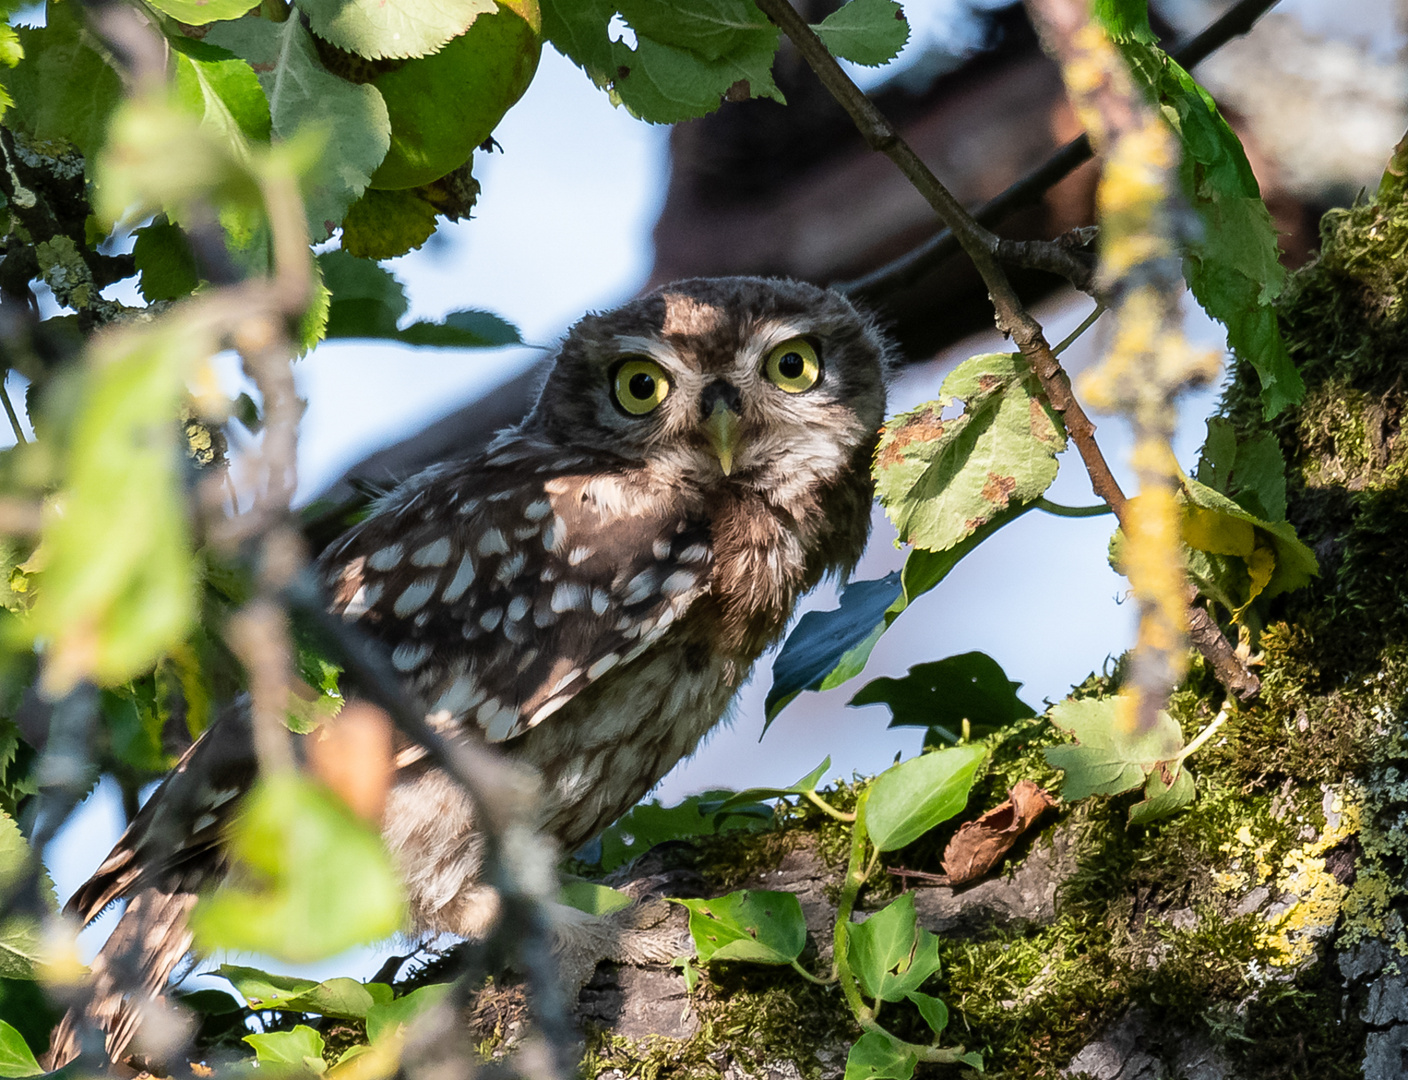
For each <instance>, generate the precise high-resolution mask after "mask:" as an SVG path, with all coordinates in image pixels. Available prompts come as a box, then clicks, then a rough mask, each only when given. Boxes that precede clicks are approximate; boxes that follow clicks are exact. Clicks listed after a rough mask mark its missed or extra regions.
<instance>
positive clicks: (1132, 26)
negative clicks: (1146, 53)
mask: <svg viewBox="0 0 1408 1080" xmlns="http://www.w3.org/2000/svg"><path fill="white" fill-rule="evenodd" d="M1091 14H1092V15H1094V17H1095V21H1096V22H1097V23H1099V24H1100V25H1101V26H1102V27H1104V30H1105V33H1107V34H1109V35H1110V37H1111V38H1113V39H1114V40H1115V41H1118V42H1120V43H1121V44H1123V43H1124V42H1128V41H1139V42H1143V43H1144V44H1146V45H1152V44H1154V43H1155V42H1156V41H1158V40H1159V38H1158V35H1157V34H1155V33H1154V31H1153V30H1152V29H1150V27H1149V0H1094V4H1093V5H1092V8H1091Z"/></svg>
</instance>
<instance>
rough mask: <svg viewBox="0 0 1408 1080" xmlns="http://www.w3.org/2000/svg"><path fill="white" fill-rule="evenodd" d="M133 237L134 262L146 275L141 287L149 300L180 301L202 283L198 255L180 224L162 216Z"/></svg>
mask: <svg viewBox="0 0 1408 1080" xmlns="http://www.w3.org/2000/svg"><path fill="white" fill-rule="evenodd" d="M133 236H134V237H135V238H136V243H135V244H134V245H133V247H132V259H133V261H134V262H135V263H136V266H137V272H138V273H139V274H141V275H142V277H141V282H140V285H139V288H140V289H141V290H142V296H144V297H145V298H146V299H147V301H148V302H149V303H150V302H154V301H157V300H179V299H180V298H181V297H183V296H188V295H190V293H191V291H192V290H193V289H194V288H195V287H196V286H197V285H198V284H200V275H199V273H198V271H197V269H196V256H195V252H194V251H193V250H192V249H191V244H190V241H189V240H187V239H186V234H185V232H183V231H182V229H181V227H180V226H179V225H173V224H172V223H171V222H170V221H168V220H167V218H166V215H165V214H158V215H157V216H156V218H154V219H153V220H152V223H151V224H150V225H144V226H142V227H141V228H140V229H137V230H136V231H135V232H134V233H133Z"/></svg>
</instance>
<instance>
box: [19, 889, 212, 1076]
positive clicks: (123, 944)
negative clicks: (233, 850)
mask: <svg viewBox="0 0 1408 1080" xmlns="http://www.w3.org/2000/svg"><path fill="white" fill-rule="evenodd" d="M207 876H208V875H207V874H206V873H204V872H202V871H201V870H197V869H195V868H192V870H191V871H190V872H188V873H187V874H185V875H183V876H182V880H181V881H180V882H173V883H172V886H171V887H169V888H157V887H152V888H147V889H143V890H142V891H141V892H139V893H138V894H137V895H136V896H134V897H133V898H132V899H131V900H130V901H129V902H128V904H127V910H126V911H124V912H123V913H122V918H121V919H119V920H118V923H117V926H116V927H114V928H113V932H112V935H111V936H110V937H109V938H108V940H107V942H106V944H104V945H103V948H102V950H101V951H100V952H99V953H98V955H97V956H96V957H94V959H93V964H92V968H91V974H90V976H89V979H88V982H87V985H86V986H85V987H84V988H83V993H82V998H83V1000H82V1001H81V1002H79V1003H75V1005H74V1006H73V1007H72V1008H70V1009H69V1011H68V1012H67V1013H65V1014H64V1018H63V1019H62V1020H61V1021H59V1025H58V1026H57V1027H56V1028H55V1029H54V1033H53V1035H52V1036H51V1037H50V1040H49V1052H48V1054H47V1055H46V1058H45V1061H44V1065H45V1068H47V1069H58V1068H61V1067H63V1066H64V1065H67V1064H68V1063H69V1062H70V1061H72V1060H73V1059H74V1058H76V1057H77V1056H78V1055H79V1052H80V1051H82V1050H84V1049H90V1050H91V1051H93V1052H94V1054H93V1056H94V1057H97V1056H98V1054H97V1051H98V1046H97V1045H94V1044H96V1042H97V1039H98V1037H99V1036H102V1037H103V1046H102V1049H103V1051H104V1052H105V1053H106V1055H107V1058H108V1060H110V1061H119V1060H121V1058H122V1056H123V1055H124V1054H125V1053H126V1051H127V1049H128V1047H129V1046H130V1045H131V1043H132V1040H133V1037H134V1036H136V1035H137V1033H138V1031H139V1029H140V1031H141V1033H142V1040H141V1041H142V1044H143V1046H142V1049H143V1050H144V1051H146V1052H147V1053H148V1054H149V1055H150V1056H151V1057H152V1058H154V1059H161V1058H164V1057H165V1056H166V1055H167V1052H168V1051H169V1050H171V1049H173V1048H174V1047H175V1046H177V1045H179V1044H180V1042H182V1041H183V1039H184V1037H185V1035H186V1031H185V1030H184V1025H183V1024H182V1022H181V1019H180V1018H179V1016H178V1015H177V1014H176V1013H175V1012H174V1011H173V1010H171V1009H170V1008H168V1007H166V1005H165V998H164V995H163V994H162V991H163V990H164V989H165V987H166V983H167V980H168V979H169V978H170V977H171V972H172V971H174V970H175V968H176V965H177V964H179V963H180V962H181V960H182V958H183V957H184V956H185V955H186V953H187V952H188V951H189V950H190V947H191V932H190V929H189V926H188V916H189V915H190V912H191V908H192V907H194V906H195V902H196V895H197V892H198V890H199V887H200V885H201V884H202V882H203V879H204V878H205V877H207ZM90 1039H91V1040H92V1043H90V1044H89V1045H87V1046H85V1043H86V1042H87V1041H88V1040H90Z"/></svg>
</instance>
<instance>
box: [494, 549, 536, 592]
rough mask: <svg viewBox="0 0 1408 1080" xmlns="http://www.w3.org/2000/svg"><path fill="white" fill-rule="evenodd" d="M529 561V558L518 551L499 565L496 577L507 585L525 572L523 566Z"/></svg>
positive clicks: (495, 572)
mask: <svg viewBox="0 0 1408 1080" xmlns="http://www.w3.org/2000/svg"><path fill="white" fill-rule="evenodd" d="M527 561H528V556H527V555H525V554H523V552H521V551H518V552H515V553H514V554H512V555H510V556H509V557H508V558H507V559H505V560H504V561H503V562H501V563H499V568H498V569H497V570H496V571H494V577H496V578H498V580H499V581H501V582H503V583H504V584H505V585H507V584H508V583H509V582H510V581H512V580H513V579H514V578H516V577H517V576H518V575H519V574H521V573H522V572H523V564H524V563H525V562H527Z"/></svg>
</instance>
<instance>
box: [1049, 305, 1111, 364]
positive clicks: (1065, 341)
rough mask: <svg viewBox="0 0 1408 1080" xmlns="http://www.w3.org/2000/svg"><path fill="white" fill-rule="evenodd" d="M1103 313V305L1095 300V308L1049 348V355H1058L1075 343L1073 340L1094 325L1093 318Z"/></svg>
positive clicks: (1077, 338)
mask: <svg viewBox="0 0 1408 1080" xmlns="http://www.w3.org/2000/svg"><path fill="white" fill-rule="evenodd" d="M1103 314H1105V305H1104V304H1101V303H1099V302H1097V303H1096V305H1095V310H1094V311H1092V312H1091V313H1090V314H1089V315H1087V316H1086V317H1085V321H1084V322H1082V323H1081V324H1080V325H1079V326H1077V327H1076V328H1075V329H1074V330H1072V331H1071V332H1070V333H1069V334H1067V335H1066V336H1065V337H1064V338H1062V339H1061V343H1060V344H1059V345H1057V346H1056V347H1055V348H1054V349H1052V350H1051V355H1052V356H1060V355H1061V354H1062V353H1063V352H1065V351H1066V350H1067V349H1068V348H1070V347H1071V346H1072V345H1073V344H1075V342H1076V341H1077V340H1079V338H1080V336H1081V335H1082V334H1084V333H1085V332H1086V331H1087V330H1089V329H1090V328H1091V327H1092V326H1094V325H1095V320H1096V319H1098V318H1100V316H1101V315H1103Z"/></svg>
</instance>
